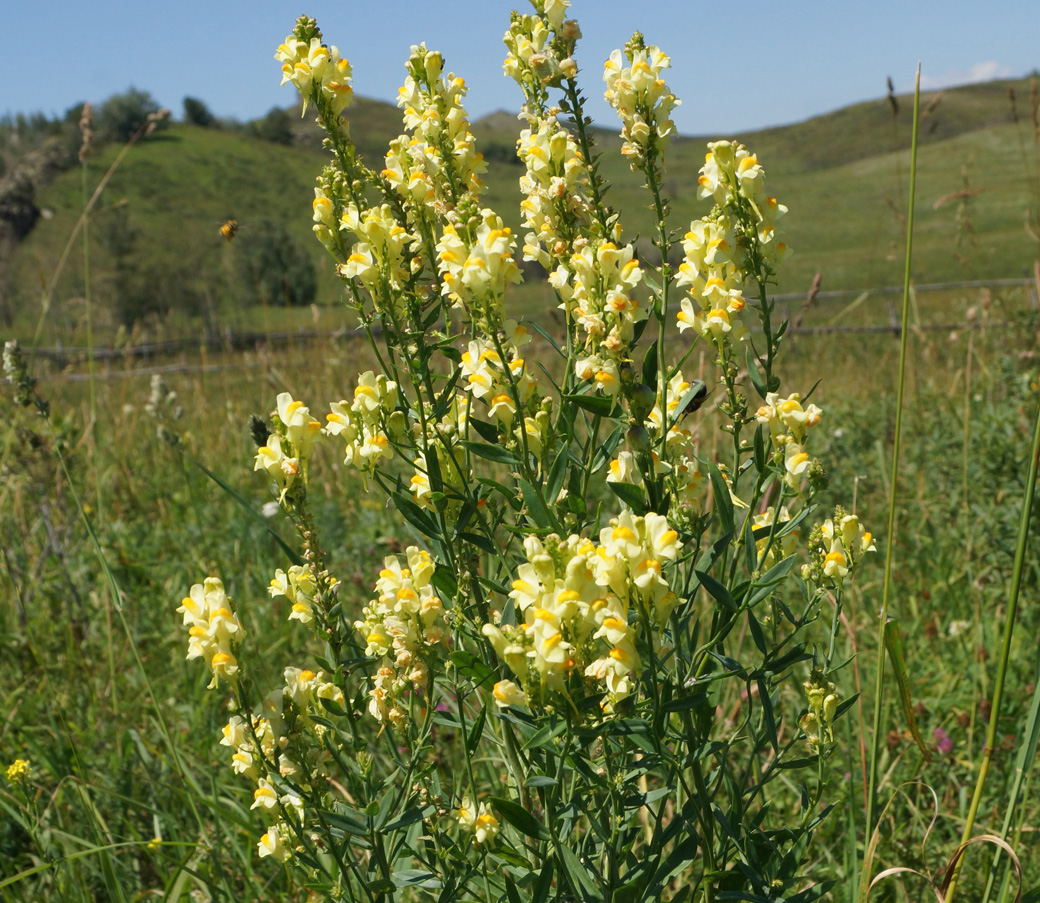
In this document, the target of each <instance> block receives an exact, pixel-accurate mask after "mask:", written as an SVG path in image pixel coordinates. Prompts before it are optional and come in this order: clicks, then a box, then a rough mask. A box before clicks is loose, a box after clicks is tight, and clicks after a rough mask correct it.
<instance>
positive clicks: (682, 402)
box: [607, 370, 704, 509]
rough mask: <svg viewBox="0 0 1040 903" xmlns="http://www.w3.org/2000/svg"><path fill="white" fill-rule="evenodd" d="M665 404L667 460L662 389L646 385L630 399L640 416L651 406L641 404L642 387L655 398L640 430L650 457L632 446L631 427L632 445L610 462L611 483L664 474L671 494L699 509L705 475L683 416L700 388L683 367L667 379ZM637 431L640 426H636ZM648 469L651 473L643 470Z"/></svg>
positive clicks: (641, 480) (684, 504)
mask: <svg viewBox="0 0 1040 903" xmlns="http://www.w3.org/2000/svg"><path fill="white" fill-rule="evenodd" d="M664 388H665V392H664V394H665V407H666V409H667V431H668V434H667V439H666V441H665V447H666V449H667V452H668V455H667V457H668V460H667V461H662V460H661V458H660V455H659V454H658V448H659V447H660V445H661V442H660V438H661V435H662V433H663V431H664V430H665V428H666V423H665V415H664V414H662V412H661V403H660V395H661V393H660V391H654V390H652V389H650V388H649V387H646V386H641V387H637V390H636V394H635V397H634V398H633V400H632V402H631V410H632V413H633V416H635V417H637V418H638V417H640V416H642V412H643V411H645V410H646V408H647V407H648V406H649V402H646V403H645V404H640V402H641V401H642V398H641V397H640V395H639V392H640V390H641V392H642V393H645V395H647V396H651V397H652V398H653V399H654V406H653V408H652V409H651V410H650V411H649V413H647V414H646V417H645V419H644V420H643V421H642V429H643V430H645V432H643V433H641V435H642V439H643V443H642V444H643V445H645V446H646V448H647V449H648V451H647V455H648V456H649V460H646V459H644V460H643V461H642V462H641V461H640V459H639V455H638V453H637V450H635V449H634V448H633V447H632V446H633V442H632V441H631V437H632V436H633V431H632V430H630V433H629V435H630V442H629V445H630V447H629V448H628V449H625V450H622V451H620V452H618V455H617V457H616V458H614V460H612V461H611V462H610V471H609V473H608V474H607V482H608V483H631V484H633V485H636V486H641V485H643V484H644V477H645V476H648V475H650V474H652V475H653V476H654V477H662V476H663V477H664V478H665V483H666V485H667V487H668V490H669V492H670V494H671V496H672V498H674V499H675V500H676V501H677V502H678V503H679V505H680V507H681V508H682V509H696V508H698V507H699V505H700V501H701V488H702V485H703V481H704V475H703V473H702V472H701V471H700V469H699V465H698V463H697V457H696V449H695V445H694V434H693V431H692V430H691V429H690V428H689V426H687V424H686V421H685V419H684V414H685V407H686V406H687V405H689V404H690V402H691V396H693V397H696V394H697V389H695V388H694V387H693V386H691V384H690V383H689V382H687V381H686V379H685V377H684V376H683V373H682V371H681V370H676V371H675V372H674V373H673V374H672V376H671V377H670V378H669V379H668V380H667V384H666V385H665V387H664ZM633 429H634V430H635V431H638V430H639V429H640V428H639V426H636V427H634V428H633ZM644 471H649V472H650V473H644Z"/></svg>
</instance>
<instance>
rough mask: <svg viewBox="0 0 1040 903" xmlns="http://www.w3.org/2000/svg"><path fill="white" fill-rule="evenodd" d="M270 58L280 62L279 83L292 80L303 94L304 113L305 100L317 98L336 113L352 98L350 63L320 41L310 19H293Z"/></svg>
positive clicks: (336, 114)
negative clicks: (287, 33) (292, 25)
mask: <svg viewBox="0 0 1040 903" xmlns="http://www.w3.org/2000/svg"><path fill="white" fill-rule="evenodd" d="M274 58H275V59H276V60H278V61H279V62H280V63H281V64H282V84H283V85H284V84H286V83H287V82H292V84H293V85H295V86H296V90H297V91H299V92H300V94H301V95H302V96H303V109H304V112H306V110H307V103H308V101H309V100H311V99H314V98H321V99H322V100H323V101H324V102H325V103H326V104H327V105H328V108H329V110H330V111H331V112H332V114H333V115H335V116H339V114H340V113H342V112H343V110H344V109H346V107H347V106H348V105H349V104H350V101H351V100H352V99H353V96H354V89H353V88H352V87H351V85H350V75H351V69H350V63H349V62H348V61H347V60H345V59H343V57H341V56H340V55H339V48H337V47H329V46H328V45H326V44H323V43H322V40H321V32H320V31H318V28H317V25H316V24H315V22H314V20H313V19H308V18H307V17H306V16H301V17H300V18H299V19H297V20H296V28H295V29H294V31H293V33H292V34H291V35H289V36H288V37H287V38H286V39H285V42H284V43H282V44H280V45H279V47H278V50H277V52H276V53H275V55H274Z"/></svg>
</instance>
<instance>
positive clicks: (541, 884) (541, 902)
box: [531, 856, 553, 903]
mask: <svg viewBox="0 0 1040 903" xmlns="http://www.w3.org/2000/svg"><path fill="white" fill-rule="evenodd" d="M552 879H553V860H552V857H551V856H549V857H547V858H546V860H545V865H543V866H542V870H541V872H539V873H538V880H537V881H536V882H535V885H534V893H533V894H532V895H531V903H545V901H546V900H547V899H548V898H549V891H550V890H551V889H552Z"/></svg>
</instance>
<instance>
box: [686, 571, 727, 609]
mask: <svg viewBox="0 0 1040 903" xmlns="http://www.w3.org/2000/svg"><path fill="white" fill-rule="evenodd" d="M694 573H695V574H696V575H697V579H698V580H700V582H701V586H703V587H704V588H705V589H706V590H707V591H708V595H710V596H711V597H712V598H713V599H714V600H715V601H716V602H721V603H722V604H723V605H725V606H726V608H728V609H729V610H730V611H736V610H737V603H736V602H735V601H734V599H733V597H732V596H731V595H730V592H729V590H728V589H726V587H725V586H723V585H722V584H721V583H719V581H718V580H716V579H715V578H714V577H712V576H711V574H709V573H708V572H707V571H699V570H697V569H696V568H694Z"/></svg>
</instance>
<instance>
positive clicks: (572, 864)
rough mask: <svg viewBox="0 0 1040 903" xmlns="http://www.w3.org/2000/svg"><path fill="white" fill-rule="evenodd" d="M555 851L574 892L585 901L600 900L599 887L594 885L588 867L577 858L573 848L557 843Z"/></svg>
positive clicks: (601, 897)
mask: <svg viewBox="0 0 1040 903" xmlns="http://www.w3.org/2000/svg"><path fill="white" fill-rule="evenodd" d="M556 852H557V853H558V854H559V856H560V859H561V860H562V865H563V866H564V867H565V868H566V870H567V880H568V881H570V885H571V887H572V888H573V889H574V893H575V894H576V895H577V896H579V897H581V899H582V900H584V901H586V903H595V901H598V900H602V899H603V895H602V894H601V893H600V892H599V888H598V887H596V882H595V881H594V880H593V878H592V876H591V875H590V874H589V872H588V869H586V868H585V866H584V865H582V864H581V860H580V859H578V857H577V855H576V854H575V852H574V850H572V849H571V848H570V847H569V846H567V845H566V844H564V843H559V844H557V845H556Z"/></svg>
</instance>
